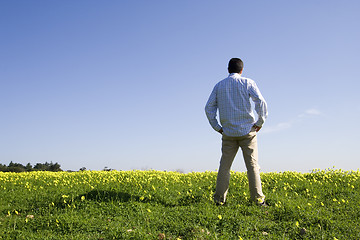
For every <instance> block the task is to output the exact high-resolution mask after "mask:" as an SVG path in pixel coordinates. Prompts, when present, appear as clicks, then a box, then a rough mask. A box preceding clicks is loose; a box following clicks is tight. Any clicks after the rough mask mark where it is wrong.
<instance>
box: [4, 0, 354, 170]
mask: <svg viewBox="0 0 360 240" xmlns="http://www.w3.org/2000/svg"><path fill="white" fill-rule="evenodd" d="M359 12H360V2H359V1H355V0H354V1H342V2H341V3H340V2H339V1H278V0H275V1H256V2H255V1H187V0H185V1H156V0H155V1H151V2H149V1H110V0H109V1H92V0H86V1H85V0H83V1H67V0H65V1H44V0H36V1H25V0H22V1H21V0H19V1H1V2H0V29H1V38H0V111H1V118H0V162H1V163H3V164H8V163H9V162H10V161H13V162H19V163H23V164H26V163H28V162H30V163H31V164H36V163H38V162H41V163H43V162H45V161H48V162H50V161H52V162H58V163H59V164H61V166H62V168H63V169H64V170H78V169H79V168H81V167H86V168H87V169H91V170H101V169H103V168H104V167H109V168H113V169H117V170H131V169H157V170H179V169H180V170H182V171H185V172H189V171H205V170H217V168H218V165H219V159H220V154H221V152H220V144H221V139H220V135H219V134H218V133H216V132H214V131H213V130H212V128H211V127H210V125H209V123H208V121H207V119H206V116H205V113H204V106H205V103H206V101H207V98H208V96H209V95H210V92H211V90H212V88H213V86H214V85H215V84H216V83H217V82H218V81H220V80H221V79H223V78H225V77H226V76H227V63H228V61H229V59H230V58H232V57H240V58H241V59H242V60H243V61H244V63H245V68H244V72H243V76H245V77H249V78H252V79H253V80H255V81H256V83H257V85H258V87H259V88H260V90H261V92H262V94H263V96H264V97H265V99H266V101H267V103H268V108H269V117H268V119H267V121H266V123H265V125H264V127H263V129H262V130H261V131H260V132H259V134H258V141H259V155H260V159H259V163H260V165H261V168H262V171H264V172H274V171H278V172H280V171H288V170H289V171H300V172H308V171H310V170H311V169H314V168H321V169H326V168H329V167H330V168H331V167H333V166H335V167H336V168H341V169H345V170H351V169H352V170H356V169H358V168H359V165H360V164H359V162H360V161H359V160H360V159H359V153H358V151H357V150H358V145H359V139H358V138H359V134H360V127H359V125H358V123H357V121H358V119H359V118H360V106H359V103H360V96H359V94H358V91H359V87H360V83H359V77H358V70H359V69H360V47H359V42H360V28H359V22H360V15H359ZM233 170H235V171H245V166H244V163H243V160H242V156H241V154H238V156H237V158H236V159H235V162H234V165H233Z"/></svg>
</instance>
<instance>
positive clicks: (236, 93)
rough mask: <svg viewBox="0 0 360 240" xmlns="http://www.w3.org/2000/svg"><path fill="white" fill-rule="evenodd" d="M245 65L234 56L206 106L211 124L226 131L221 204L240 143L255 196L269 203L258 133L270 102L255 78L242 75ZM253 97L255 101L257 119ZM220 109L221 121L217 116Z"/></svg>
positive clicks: (220, 176)
mask: <svg viewBox="0 0 360 240" xmlns="http://www.w3.org/2000/svg"><path fill="white" fill-rule="evenodd" d="M243 66H244V64H243V62H242V61H241V59H239V58H232V59H230V61H229V65H228V71H229V76H228V77H227V78H225V79H223V80H222V81H220V82H219V83H217V84H216V85H215V87H214V89H213V91H212V93H211V95H210V97H209V100H208V102H207V103H206V106H205V112H206V116H207V118H208V120H209V122H210V125H211V126H212V128H213V129H214V130H216V131H218V132H219V133H220V134H222V148H221V151H222V156H221V160H220V167H219V171H218V176H217V181H216V192H215V194H214V201H215V203H217V204H221V205H222V204H224V203H225V201H226V194H227V192H228V189H229V182H230V169H231V165H232V162H233V160H234V158H235V155H236V153H237V151H238V149H239V147H240V148H241V150H242V153H243V157H244V161H245V165H246V169H247V175H248V181H249V189H250V196H251V199H252V200H253V201H255V202H256V203H258V204H259V205H262V206H264V205H266V203H265V195H264V194H263V192H262V187H261V179H260V167H259V165H258V147H257V141H256V134H257V132H258V131H259V130H260V129H261V127H262V125H263V124H264V122H265V119H266V117H267V105H266V102H265V99H264V98H263V96H262V95H261V93H260V91H259V89H258V88H257V86H256V84H255V82H254V81H253V80H251V79H249V78H244V77H242V76H241V73H242V70H243ZM250 99H252V101H253V102H254V103H255V111H256V113H257V115H258V119H257V120H255V116H254V113H253V111H252V108H251V103H250ZM217 110H219V118H220V124H221V125H220V124H219V123H218V121H217V119H216V113H217Z"/></svg>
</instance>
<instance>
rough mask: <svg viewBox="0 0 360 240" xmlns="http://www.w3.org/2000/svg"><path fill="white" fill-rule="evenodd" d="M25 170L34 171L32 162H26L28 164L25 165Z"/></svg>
mask: <svg viewBox="0 0 360 240" xmlns="http://www.w3.org/2000/svg"><path fill="white" fill-rule="evenodd" d="M25 170H26V171H27V172H31V171H33V167H32V166H31V164H30V163H28V164H26V166H25Z"/></svg>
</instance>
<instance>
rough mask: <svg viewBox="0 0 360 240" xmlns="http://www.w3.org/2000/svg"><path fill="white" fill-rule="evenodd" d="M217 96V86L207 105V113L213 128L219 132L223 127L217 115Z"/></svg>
mask: <svg viewBox="0 0 360 240" xmlns="http://www.w3.org/2000/svg"><path fill="white" fill-rule="evenodd" d="M216 94H217V85H215V87H214V89H213V91H212V92H211V94H210V97H209V100H208V101H207V103H206V106H205V113H206V116H207V118H208V120H209V123H210V125H211V127H212V128H213V129H214V130H215V131H219V130H220V129H221V126H220V124H219V122H218V120H217V119H216V113H217V109H218V105H217V98H216Z"/></svg>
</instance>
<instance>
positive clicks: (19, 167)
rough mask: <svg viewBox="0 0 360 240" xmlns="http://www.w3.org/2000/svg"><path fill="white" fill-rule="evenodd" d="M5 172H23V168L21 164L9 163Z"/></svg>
mask: <svg viewBox="0 0 360 240" xmlns="http://www.w3.org/2000/svg"><path fill="white" fill-rule="evenodd" d="M7 171H8V172H25V167H24V165H22V164H21V163H13V162H12V161H11V162H10V163H9V165H8V167H7Z"/></svg>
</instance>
